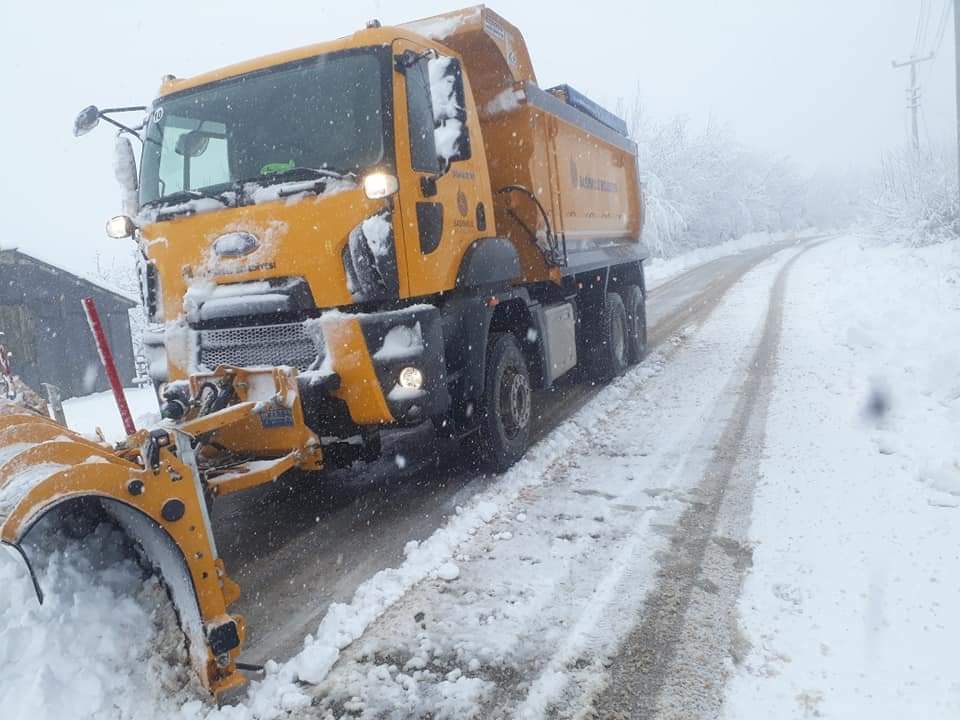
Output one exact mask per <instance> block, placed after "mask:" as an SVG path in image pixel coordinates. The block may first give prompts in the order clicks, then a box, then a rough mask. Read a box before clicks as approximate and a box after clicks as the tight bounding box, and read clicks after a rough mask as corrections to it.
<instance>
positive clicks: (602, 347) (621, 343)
mask: <svg viewBox="0 0 960 720" xmlns="http://www.w3.org/2000/svg"><path fill="white" fill-rule="evenodd" d="M599 320H600V322H599V323H598V324H597V327H598V329H599V332H598V333H597V334H596V335H595V337H594V344H593V346H592V347H591V348H590V355H591V365H590V376H591V378H592V379H593V380H594V381H595V382H600V383H605V382H608V381H609V380H612V379H613V378H615V377H616V376H617V375H619V374H620V373H622V372H623V371H624V370H626V369H627V363H628V360H629V354H628V345H629V342H628V330H627V311H626V309H625V308H624V306H623V300H622V299H621V297H620V296H619V295H618V294H617V293H615V292H608V293H607V296H606V301H605V302H604V304H603V307H602V308H601V309H600V318H599Z"/></svg>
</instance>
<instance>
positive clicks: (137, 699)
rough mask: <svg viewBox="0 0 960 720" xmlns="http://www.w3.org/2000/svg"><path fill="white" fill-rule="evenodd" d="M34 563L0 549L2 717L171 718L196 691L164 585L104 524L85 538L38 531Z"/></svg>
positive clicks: (58, 719)
mask: <svg viewBox="0 0 960 720" xmlns="http://www.w3.org/2000/svg"><path fill="white" fill-rule="evenodd" d="M37 532H39V533H41V534H42V533H43V532H44V531H43V530H42V529H40V528H38V529H37V530H36V531H35V532H34V534H36V533H37ZM38 547H40V548H42V549H43V550H44V551H46V552H48V553H50V554H49V555H48V556H47V558H46V561H40V560H39V559H38V563H37V566H36V570H37V573H38V578H39V581H40V584H41V587H42V588H43V589H44V591H45V599H44V604H43V605H40V604H39V603H38V602H37V598H36V596H35V595H34V591H33V585H32V583H31V581H30V576H29V573H28V572H27V570H26V567H25V565H24V564H23V562H22V561H21V560H20V558H19V557H17V556H16V555H15V554H14V553H12V552H10V551H7V550H0V588H3V591H2V596H0V667H2V668H3V677H2V681H0V708H3V711H2V715H3V718H4V720H63V719H64V718H117V719H127V718H131V719H132V718H136V719H137V720H152V719H153V718H157V719H158V720H159V719H160V718H173V717H176V716H177V713H178V710H179V708H180V706H181V705H182V704H183V703H184V702H185V701H187V700H190V699H192V698H194V697H196V696H197V694H198V693H199V692H200V690H199V687H198V684H197V683H196V682H195V680H193V679H192V678H191V677H190V676H189V672H188V671H187V670H186V669H185V668H187V667H188V664H187V657H186V649H185V647H184V641H183V635H182V633H180V631H179V630H178V629H177V622H176V617H175V615H174V611H173V607H172V605H171V604H170V602H169V599H168V597H167V594H166V591H165V590H164V589H163V587H162V586H161V585H160V584H159V583H158V582H157V581H156V580H155V579H154V578H152V577H146V576H145V574H144V572H143V570H142V569H141V568H140V566H139V565H138V564H137V563H136V562H134V561H133V560H132V559H131V556H130V550H129V548H128V547H127V546H125V545H124V541H123V534H122V533H120V532H118V531H116V530H113V529H111V528H109V527H108V526H106V525H103V526H101V527H100V528H98V529H97V531H96V532H95V534H94V535H93V536H92V537H90V538H88V539H87V540H86V541H83V542H80V541H76V540H69V539H66V538H64V537H61V536H57V535H46V536H44V537H41V538H40V539H39V542H38Z"/></svg>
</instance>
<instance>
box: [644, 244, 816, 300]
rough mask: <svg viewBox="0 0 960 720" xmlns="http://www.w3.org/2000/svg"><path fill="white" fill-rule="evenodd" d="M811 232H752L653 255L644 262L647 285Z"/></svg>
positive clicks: (656, 283)
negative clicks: (670, 253)
mask: <svg viewBox="0 0 960 720" xmlns="http://www.w3.org/2000/svg"><path fill="white" fill-rule="evenodd" d="M810 234H813V233H800V234H799V235H795V234H794V233H785V232H774V233H770V232H756V233H748V234H747V235H744V236H742V237H739V238H736V239H735V240H727V241H726V242H722V243H719V244H717V245H711V246H709V247H704V248H697V249H696V250H690V251H688V252H685V253H681V254H680V255H674V256H673V257H670V258H651V259H650V260H647V261H646V262H644V264H643V267H644V277H645V279H646V283H647V288H655V287H657V286H658V285H662V284H663V283H665V282H667V281H668V280H672V279H673V278H675V277H677V276H678V275H682V274H683V273H685V272H687V271H688V270H692V269H693V268H695V267H698V266H700V265H704V264H706V263H708V262H710V261H711V260H716V259H718V258H721V257H726V256H728V255H736V254H739V253H742V252H744V251H746V250H752V249H753V248H757V247H761V246H763V245H772V244H774V243H778V242H783V241H784V240H787V239H789V238H791V237H797V238H798V239H799V238H804V237H807V236H808V235H810Z"/></svg>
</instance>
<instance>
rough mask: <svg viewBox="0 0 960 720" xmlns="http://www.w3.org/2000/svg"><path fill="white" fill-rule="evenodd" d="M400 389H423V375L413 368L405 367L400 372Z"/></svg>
mask: <svg viewBox="0 0 960 720" xmlns="http://www.w3.org/2000/svg"><path fill="white" fill-rule="evenodd" d="M400 387H402V388H407V389H408V390H419V389H420V388H422V387H423V373H422V372H420V371H419V370H418V369H417V368H415V367H405V368H404V369H403V370H401V371H400Z"/></svg>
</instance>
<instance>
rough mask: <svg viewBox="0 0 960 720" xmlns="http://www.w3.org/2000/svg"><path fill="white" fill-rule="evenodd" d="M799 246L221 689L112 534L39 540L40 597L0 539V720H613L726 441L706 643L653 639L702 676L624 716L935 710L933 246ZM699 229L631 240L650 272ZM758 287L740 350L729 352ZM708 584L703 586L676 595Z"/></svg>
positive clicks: (955, 477) (942, 599)
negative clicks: (674, 237) (227, 695)
mask: <svg viewBox="0 0 960 720" xmlns="http://www.w3.org/2000/svg"><path fill="white" fill-rule="evenodd" d="M778 239H780V238H777V237H776V236H772V237H771V236H768V237H766V239H757V238H754V239H747V240H744V241H742V242H740V241H738V242H740V244H739V245H738V244H736V243H734V244H731V245H729V246H727V247H726V249H725V251H724V252H726V253H730V252H739V251H741V250H744V249H745V247H746V245H744V243H746V244H749V243H760V242H771V241H776V240H778ZM811 244H812V243H808V244H807V245H805V246H798V247H790V248H788V249H786V250H783V251H781V252H779V253H778V254H777V255H775V256H774V257H772V258H770V259H769V260H766V261H764V262H762V263H760V264H759V265H758V266H757V267H756V268H755V269H753V270H752V271H750V272H749V273H748V274H747V275H746V276H745V277H744V278H743V279H742V280H740V281H739V282H738V283H737V284H736V285H735V286H734V287H733V288H732V289H731V290H730V292H728V293H727V294H726V295H725V296H724V297H723V299H722V300H721V301H720V302H719V303H718V304H717V305H716V307H715V308H711V312H709V313H708V314H707V315H704V316H703V317H702V318H700V319H698V320H697V321H695V322H691V323H690V325H689V326H688V327H686V328H684V329H683V330H681V331H680V332H678V333H677V334H676V335H675V336H674V337H672V338H671V339H670V340H669V341H668V342H666V343H664V344H662V345H661V346H660V347H659V348H658V349H657V350H656V351H655V352H654V353H652V354H651V356H650V357H649V358H648V359H647V360H646V361H645V362H644V363H643V365H641V366H640V367H638V368H636V369H634V370H632V371H631V372H629V373H628V374H627V375H625V376H624V377H622V378H620V379H619V380H617V381H616V382H615V383H613V384H612V385H611V386H610V387H608V388H605V389H603V390H602V391H600V393H598V394H597V395H596V396H595V397H594V398H592V399H591V400H590V401H589V402H588V403H587V404H586V405H585V406H584V407H583V408H582V409H581V410H579V411H578V412H577V413H576V414H575V415H574V416H572V417H571V418H570V419H569V420H568V421H567V422H565V423H563V424H561V425H560V426H558V427H557V429H556V430H554V431H553V432H552V433H550V434H549V435H548V436H547V437H546V438H545V439H544V440H542V441H541V442H540V443H538V444H537V445H536V446H534V447H533V448H532V449H531V451H530V452H529V453H528V455H527V456H526V457H525V458H524V459H523V460H522V461H521V462H520V463H518V464H517V465H516V466H515V467H514V468H513V469H511V470H510V471H509V472H507V473H506V474H504V475H503V476H501V477H500V478H498V479H497V480H496V481H495V482H493V483H491V484H490V485H489V487H487V488H486V489H484V490H483V491H482V492H478V493H476V494H475V495H473V496H472V497H471V498H470V499H469V501H467V502H465V503H464V504H463V505H462V506H458V507H457V508H456V511H455V512H452V513H451V515H450V517H449V518H448V519H447V520H446V522H445V523H443V525H442V526H441V527H440V529H438V530H437V531H435V532H434V533H433V534H432V535H430V536H429V537H427V538H426V539H424V540H422V541H421V542H416V541H413V540H412V539H411V542H409V543H408V544H407V546H406V548H405V560H404V561H403V562H402V563H401V564H400V565H398V566H397V567H395V568H390V569H387V570H383V571H381V572H379V573H377V574H375V575H373V576H371V577H369V578H368V579H367V580H366V581H365V582H363V583H362V584H361V585H360V586H359V588H358V589H357V591H356V594H355V596H354V597H353V599H352V600H351V601H350V602H347V603H335V604H333V605H331V606H330V608H329V610H328V612H327V614H326V616H325V617H324V618H323V620H322V622H321V623H320V624H319V627H318V628H317V629H316V632H314V633H313V634H312V635H311V636H309V637H307V638H305V639H304V644H303V650H302V651H301V652H300V653H299V654H297V655H296V656H294V657H293V658H291V659H289V660H288V661H286V662H280V663H273V662H271V663H269V664H268V667H267V675H266V677H265V678H264V679H262V680H259V681H255V682H254V683H253V684H252V686H251V690H250V693H249V695H248V698H247V699H246V700H245V702H244V703H243V704H241V705H239V706H237V707H229V708H223V709H215V708H212V707H210V706H209V705H206V704H205V703H203V702H201V700H199V699H197V698H198V695H197V692H196V688H195V687H194V684H193V682H192V681H191V679H190V678H189V677H187V676H186V675H185V673H184V672H183V671H182V669H181V665H180V660H182V657H183V648H182V647H181V646H178V643H177V636H176V634H175V633H173V634H171V632H170V625H171V623H170V612H171V610H170V608H169V605H168V604H167V603H166V600H165V596H164V595H163V593H162V591H161V590H160V588H159V587H158V585H157V583H156V582H155V581H154V580H152V579H150V578H144V577H143V575H142V572H141V571H140V569H139V568H138V567H137V566H136V565H135V564H134V563H132V562H130V561H129V560H128V559H127V557H126V556H125V555H124V553H123V552H122V550H123V548H122V547H120V546H119V545H118V539H117V538H114V537H113V536H111V535H110V534H109V533H103V534H102V535H101V537H99V538H97V540H96V541H97V543H98V546H99V547H100V548H105V549H107V550H109V552H107V553H105V555H104V556H103V557H102V558H100V559H99V560H97V563H98V565H99V569H100V571H101V572H102V573H103V572H105V574H106V579H105V581H104V580H101V581H100V582H99V584H94V583H91V582H90V578H89V571H90V570H91V569H92V565H91V564H92V563H93V561H92V560H91V555H90V553H89V551H88V550H87V549H85V548H84V547H83V546H81V545H78V544H77V543H76V541H70V540H67V539H64V538H58V537H53V538H49V539H47V540H46V541H47V542H50V543H56V547H57V548H58V550H59V552H57V553H54V554H53V555H52V556H51V560H50V563H49V565H48V566H46V567H44V568H41V569H40V570H41V572H40V574H41V579H42V582H43V584H44V585H45V586H47V587H50V588H57V590H58V592H56V593H50V596H49V597H48V600H47V602H46V603H45V604H44V606H43V607H42V608H41V607H39V606H37V604H36V602H35V599H34V598H33V595H32V590H31V588H30V584H29V578H28V576H27V574H26V572H25V571H24V570H23V568H22V567H21V565H20V563H19V562H17V561H15V559H13V558H11V559H10V560H9V561H7V558H6V557H5V555H4V554H2V553H0V588H3V591H2V592H0V662H2V664H3V667H4V668H5V671H4V674H3V675H2V677H0V708H2V709H3V711H2V712H0V717H3V718H4V720H6V718H11V719H12V720H27V719H28V718H29V719H30V720H33V719H39V720H46V719H47V718H50V719H51V720H52V719H53V718H57V719H58V720H60V719H62V718H71V717H96V718H180V719H182V720H188V719H189V720H200V719H201V718H207V719H214V720H220V719H226V718H229V719H233V720H241V719H242V720H253V719H256V720H267V719H270V720H272V719H273V718H280V717H290V716H293V717H369V718H375V717H376V718H379V717H396V718H402V717H423V716H424V715H425V714H426V713H430V714H431V716H432V717H435V718H470V717H518V718H540V717H545V716H549V717H598V718H606V717H609V718H614V717H631V716H635V711H633V710H631V708H630V707H626V706H621V705H620V704H619V703H620V701H619V700H618V699H617V697H616V692H613V691H615V690H616V688H615V687H612V686H613V685H623V683H620V680H619V678H621V677H622V673H623V672H624V671H623V668H625V667H626V668H628V669H630V671H631V672H633V668H634V667H635V666H633V665H631V664H630V662H628V660H629V658H628V657H627V656H628V655H629V653H630V652H631V643H633V632H632V631H633V629H634V627H635V626H636V627H639V628H641V629H642V628H643V627H646V626H647V625H648V624H649V623H650V618H651V616H652V615H653V614H655V611H656V607H655V602H654V600H655V599H656V598H658V597H662V595H663V592H662V588H663V583H664V582H665V576H669V575H671V573H672V572H673V570H674V569H675V568H672V566H671V565H670V562H671V561H670V557H671V555H672V554H674V550H675V545H676V538H677V537H678V533H680V532H681V531H682V530H683V528H684V527H686V525H685V522H686V521H687V520H688V519H689V518H690V517H694V518H698V517H699V516H697V515H696V513H697V512H698V511H699V509H700V508H702V507H705V506H708V505H709V500H708V498H707V490H709V488H710V487H711V482H713V479H714V475H715V474H716V470H717V467H719V466H722V465H723V463H722V462H721V461H723V459H724V458H723V456H724V451H725V449H727V450H729V449H730V447H729V443H730V438H731V437H733V438H734V440H737V438H740V440H739V441H740V442H741V444H743V445H744V447H735V448H733V455H734V456H735V458H734V460H731V463H733V468H734V469H733V473H732V476H733V477H734V479H735V480H736V481H737V483H738V484H737V485H736V487H735V488H733V489H734V490H735V491H736V492H747V493H748V494H749V495H751V497H750V502H749V503H746V504H745V505H743V506H742V507H739V508H738V507H735V508H733V510H730V509H729V508H728V509H724V508H721V509H720V510H719V514H718V517H719V518H720V520H719V522H718V523H717V526H716V528H715V529H711V528H708V530H709V532H710V533H711V535H710V540H711V541H712V543H713V544H712V545H711V547H713V545H717V546H720V547H722V548H723V549H724V550H725V551H727V552H728V554H729V555H730V556H731V557H735V558H736V559H738V561H743V562H739V563H738V564H737V569H736V571H734V572H730V573H727V574H726V575H724V574H723V573H720V575H721V576H722V577H720V578H718V577H717V576H714V575H710V572H713V569H711V568H707V569H706V570H703V572H702V573H701V569H700V568H697V567H694V568H693V573H692V579H691V582H692V583H693V586H694V588H695V592H696V593H699V595H695V596H694V598H693V600H692V601H691V602H690V603H689V605H683V606H682V607H681V610H680V611H679V613H680V614H679V617H680V618H681V619H682V620H683V621H684V622H683V623H681V624H684V625H686V626H688V627H689V628H693V629H694V630H696V631H697V632H698V633H699V634H700V635H709V636H710V642H706V643H704V644H698V643H699V641H698V640H696V639H693V640H691V639H688V635H689V633H685V632H680V633H678V636H677V638H676V639H675V640H674V641H673V642H674V646H672V647H671V648H669V653H668V655H669V657H670V658H671V661H670V662H671V663H678V662H679V663H681V666H680V671H678V672H676V673H673V671H672V669H671V671H670V672H671V673H672V674H673V677H674V678H682V677H684V672H686V671H685V670H684V669H683V666H682V662H683V661H684V659H685V658H691V657H692V658H694V661H693V662H694V664H696V665H697V667H698V668H699V669H700V671H702V672H703V673H706V675H704V676H703V677H702V678H699V679H698V681H697V689H696V690H695V691H691V692H690V695H691V696H698V694H704V695H705V696H710V697H703V698H701V697H696V698H695V700H696V703H692V701H691V700H690V698H681V702H680V704H679V705H677V704H672V703H676V702H677V699H676V697H675V696H671V692H673V690H672V688H673V687H674V686H673V685H671V682H670V679H669V678H667V679H666V680H663V681H662V684H661V686H658V687H659V688H660V689H659V690H658V692H657V694H656V697H653V698H652V699H651V701H650V707H651V708H653V710H652V711H651V712H650V713H649V714H644V715H643V716H652V717H664V718H665V717H677V718H680V717H715V716H716V715H717V714H718V712H717V709H718V708H720V710H719V712H720V714H722V715H723V716H724V717H725V718H729V719H730V720H733V719H736V718H747V719H750V720H752V719H753V718H757V719H758V720H759V719H760V718H763V719H764V720H766V719H767V718H778V719H780V718H806V717H828V718H850V717H870V718H902V717H923V718H951V717H957V716H958V715H960V685H958V684H957V681H956V674H955V673H953V672H952V670H951V668H952V667H953V665H954V664H955V663H953V662H952V661H953V654H954V648H955V646H956V644H957V638H958V637H960V620H958V619H957V618H956V617H955V614H954V613H952V612H951V609H952V607H953V605H955V604H956V603H955V599H956V597H957V593H958V590H960V587H958V583H960V552H958V551H957V550H956V548H957V547H958V546H960V523H958V522H957V519H958V517H960V516H957V513H958V512H960V467H958V461H960V445H958V441H957V438H958V428H960V373H958V362H957V357H958V355H960V249H958V248H957V247H956V245H955V244H954V245H949V244H944V245H937V246H932V247H928V248H921V249H915V248H914V249H908V248H904V247H901V246H888V245H884V244H881V243H879V242H878V241H876V240H873V239H869V238H864V237H857V236H847V237H843V238H839V239H831V240H828V241H827V242H825V243H823V244H821V245H817V246H815V247H810V245H811ZM808 248H809V249H808ZM711 253H712V254H711V255H710V256H709V257H706V256H702V255H698V256H697V257H696V258H693V257H690V258H686V259H682V260H678V261H676V262H674V263H672V264H669V263H664V264H662V265H661V266H660V267H658V266H657V265H656V264H654V265H653V267H652V272H651V286H654V285H659V284H662V283H663V282H665V281H666V280H667V279H668V278H669V277H673V276H675V275H677V274H679V273H681V272H684V271H685V270H687V269H689V268H690V267H693V266H694V265H696V264H699V263H703V262H706V261H708V260H711V259H713V258H714V257H716V256H717V254H718V253H717V252H715V251H711ZM794 259H795V262H794V263H793V264H792V265H789V266H788V265H787V264H788V263H789V262H790V261H791V260H794ZM785 267H786V268H787V269H786V270H785V269H784V268H785ZM780 278H783V279H785V282H786V284H785V295H784V298H783V302H782V305H781V306H776V307H775V305H774V300H772V299H771V298H775V292H774V289H775V287H776V285H777V282H778V279H780ZM768 304H769V307H768ZM775 309H776V310H777V312H778V313H779V312H782V328H781V330H780V333H779V336H777V337H778V344H777V347H776V348H775V361H774V362H773V363H772V364H771V365H770V366H769V368H767V366H765V365H758V364H757V363H756V358H757V357H759V356H760V353H761V351H762V350H763V349H764V348H763V342H764V339H766V338H768V337H769V335H768V333H767V332H766V330H767V328H768V327H769V326H770V318H771V314H772V313H773V311H774V310H775ZM763 373H769V374H768V375H765V376H764V378H763V383H761V385H760V386H759V387H760V392H759V394H758V398H759V399H758V400H757V402H758V403H761V404H763V408H764V412H763V413H760V414H757V415H753V416H751V417H752V418H753V419H754V420H756V418H758V417H759V418H762V419H764V420H765V422H764V423H762V424H761V425H760V427H751V426H750V424H749V422H747V424H746V425H745V427H747V430H748V432H747V433H746V434H745V435H743V436H742V437H740V436H738V435H736V434H735V433H734V434H731V433H730V427H731V426H732V424H733V423H734V422H735V421H736V420H737V419H738V417H739V415H738V413H740V412H741V409H742V408H741V405H742V402H741V401H742V400H743V397H744V394H745V393H746V392H747V388H750V387H752V386H751V382H753V381H756V379H757V375H758V374H763ZM765 387H768V392H767V394H764V392H763V388H765ZM128 399H129V400H130V402H131V405H132V410H133V414H134V416H135V417H138V416H149V415H150V414H152V413H155V412H156V406H155V402H154V401H153V399H152V391H150V390H137V391H128ZM66 412H67V417H68V420H69V423H70V425H71V427H74V428H75V429H78V430H80V431H82V432H85V433H93V432H95V429H96V427H100V428H102V429H103V431H104V433H105V434H106V436H107V437H108V438H110V439H117V438H118V437H120V436H122V429H121V428H120V424H119V416H118V415H117V413H116V410H115V409H114V408H113V406H112V399H111V398H110V397H109V394H100V395H98V396H90V397H88V398H80V399H77V400H73V401H70V402H69V403H68V404H67V407H66ZM746 420H747V421H749V420H750V418H749V417H748V418H746ZM718 458H719V460H718ZM718 463H719V465H718ZM738 473H739V474H738ZM722 494H723V493H722V492H721V495H722ZM733 494H735V493H733ZM731 512H732V513H733V514H732V515H729V517H728V515H725V513H727V514H729V513H731ZM737 512H741V513H742V514H741V515H736V513H737ZM691 513H693V515H691ZM738 528H740V529H739V530H738ZM711 558H712V555H711V554H710V552H707V553H706V554H705V555H704V556H703V557H701V558H700V560H699V561H698V562H699V563H700V564H701V565H709V564H710V563H711V562H713V560H712V559H711ZM711 577H712V578H713V580H716V582H714V581H713V580H711V579H710V578H711ZM666 579H670V578H669V577H667V578H666ZM725 583H726V584H725ZM741 583H742V592H741ZM718 586H719V587H718ZM728 591H729V592H730V593H732V594H731V595H730V600H729V603H728V605H727V606H724V607H722V608H720V610H718V611H717V612H716V613H714V614H712V615H711V614H709V613H707V614H704V613H702V612H700V610H699V609H698V608H700V607H701V605H702V598H707V599H711V598H712V599H718V600H717V602H720V601H723V602H726V600H724V598H726V597H727V595H726V593H727V592H728ZM309 598H310V593H309V589H308V590H307V592H306V593H305V594H304V602H309V601H310V599H309ZM698 603H699V604H698ZM674 615H677V613H674ZM640 637H641V638H643V637H646V636H644V635H643V634H642V633H641V635H640ZM625 658H627V660H625ZM671 668H672V665H671ZM647 670H650V672H651V674H652V675H655V674H656V673H655V670H654V669H650V668H648V669H646V670H643V672H646V671H647ZM618 673H621V674H619V675H618ZM611 678H614V680H611ZM639 687H640V691H643V683H640V684H639ZM703 688H712V690H703ZM711 693H712V695H711ZM664 698H666V699H667V700H665V699H664ZM668 701H669V702H668ZM684 702H686V703H687V705H684V704H683V703H684ZM691 703H692V704H691Z"/></svg>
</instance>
